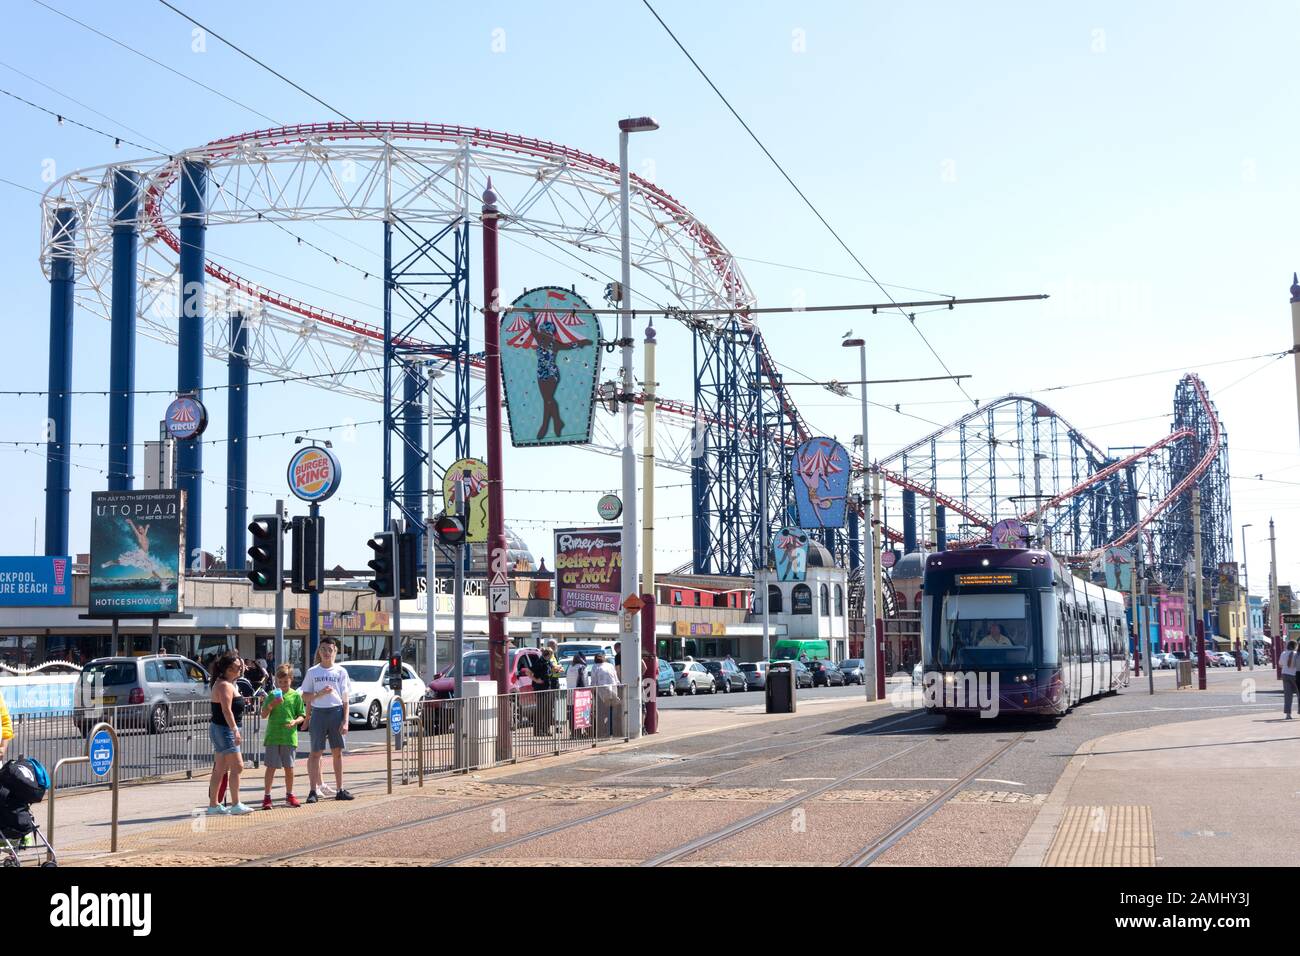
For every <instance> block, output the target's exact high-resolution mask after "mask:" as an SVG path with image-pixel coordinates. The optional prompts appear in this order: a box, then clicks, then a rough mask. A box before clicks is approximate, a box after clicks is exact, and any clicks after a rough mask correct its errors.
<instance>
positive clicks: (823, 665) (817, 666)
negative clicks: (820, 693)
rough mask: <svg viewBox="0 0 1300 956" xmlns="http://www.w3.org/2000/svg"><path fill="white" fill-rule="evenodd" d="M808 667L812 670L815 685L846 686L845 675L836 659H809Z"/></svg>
mask: <svg viewBox="0 0 1300 956" xmlns="http://www.w3.org/2000/svg"><path fill="white" fill-rule="evenodd" d="M808 669H809V670H810V671H812V678H813V686H814V687H823V686H824V687H830V686H832V685H834V686H836V687H843V686H844V675H843V674H842V673H841V672H840V669H839V668H838V667H836V666H835V662H834V661H809V662H808Z"/></svg>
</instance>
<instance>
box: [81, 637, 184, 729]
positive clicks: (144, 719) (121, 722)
mask: <svg viewBox="0 0 1300 956" xmlns="http://www.w3.org/2000/svg"><path fill="white" fill-rule="evenodd" d="M74 693H75V696H74V698H73V707H72V720H73V723H74V724H76V726H77V729H78V730H79V731H81V733H83V734H84V733H86V732H87V731H89V730H90V728H91V727H93V726H94V725H95V724H96V723H97V722H98V721H100V720H106V719H108V718H109V717H112V718H113V720H114V722H115V723H116V724H117V725H118V728H119V729H123V728H127V727H140V728H146V729H148V731H149V733H151V734H158V733H162V732H163V731H164V730H166V729H167V725H168V724H169V723H171V722H172V721H173V720H174V719H175V718H176V717H177V716H178V715H179V714H180V713H182V712H183V713H185V714H187V715H189V714H194V715H197V716H202V717H203V718H204V719H206V718H207V716H208V714H207V713H204V712H203V708H202V707H201V706H198V704H201V703H202V702H204V701H206V700H207V699H208V693H209V682H208V675H207V673H206V672H205V671H204V670H203V668H202V667H200V666H199V665H198V664H196V663H194V661H192V660H190V659H189V658H188V657H179V656H177V655H175V654H156V655H149V656H146V657H101V658H98V659H97V660H93V661H91V662H90V663H89V664H87V665H86V667H85V669H84V670H82V672H81V675H80V676H79V677H78V678H77V687H76V691H75V692H74ZM113 707H117V708H121V709H118V710H116V711H111V710H109V709H108V708H113Z"/></svg>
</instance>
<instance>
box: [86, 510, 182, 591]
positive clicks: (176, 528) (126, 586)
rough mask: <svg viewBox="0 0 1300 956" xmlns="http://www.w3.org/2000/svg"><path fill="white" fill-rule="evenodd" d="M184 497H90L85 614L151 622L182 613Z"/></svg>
mask: <svg viewBox="0 0 1300 956" xmlns="http://www.w3.org/2000/svg"><path fill="white" fill-rule="evenodd" d="M184 540H185V493H184V492H183V491H180V490H178V489H175V488H172V489H165V490H161V491H96V492H92V493H91V496H90V614H91V615H92V616H94V617H153V616H156V615H166V614H175V613H177V612H179V611H181V610H183V609H184V600H183V597H182V595H181V590H182V585H183V581H184V578H183V576H182V574H181V568H182V567H183V562H182V561H181V546H182V544H183V542H184Z"/></svg>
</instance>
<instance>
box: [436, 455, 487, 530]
mask: <svg viewBox="0 0 1300 956" xmlns="http://www.w3.org/2000/svg"><path fill="white" fill-rule="evenodd" d="M457 481H460V482H461V489H460V495H461V498H460V513H461V514H462V515H464V516H465V540H466V541H468V542H470V543H471V544H482V543H483V542H485V541H487V531H488V496H487V487H488V468H487V464H486V463H484V462H481V461H479V460H478V459H477V458H462V459H460V460H459V461H457V462H455V463H454V464H452V466H451V467H450V468H448V469H447V474H446V475H444V476H443V479H442V494H443V499H442V500H443V501H445V502H446V503H447V507H448V508H450V507H451V503H452V502H453V501H455V500H456V488H455V485H456V482H457Z"/></svg>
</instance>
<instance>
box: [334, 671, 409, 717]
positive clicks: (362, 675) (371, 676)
mask: <svg viewBox="0 0 1300 956" xmlns="http://www.w3.org/2000/svg"><path fill="white" fill-rule="evenodd" d="M340 666H341V667H342V668H343V669H344V670H345V671H347V672H348V680H349V681H350V682H351V684H352V692H351V693H350V694H349V696H348V726H352V725H353V724H365V725H366V727H368V728H369V729H370V730H378V729H379V728H380V727H382V726H384V725H385V724H387V723H388V708H389V706H390V705H391V704H392V700H393V691H392V689H391V688H390V687H389V686H388V661H343V663H342V664H341V665H340ZM423 697H424V681H423V680H421V678H420V675H419V674H417V673H416V672H415V670H414V669H413V668H412V667H411V665H410V664H403V665H402V700H403V701H405V702H406V703H407V704H408V705H412V704H415V703H417V702H418V701H419V700H420V699H421V698H423ZM408 709H409V708H408Z"/></svg>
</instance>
